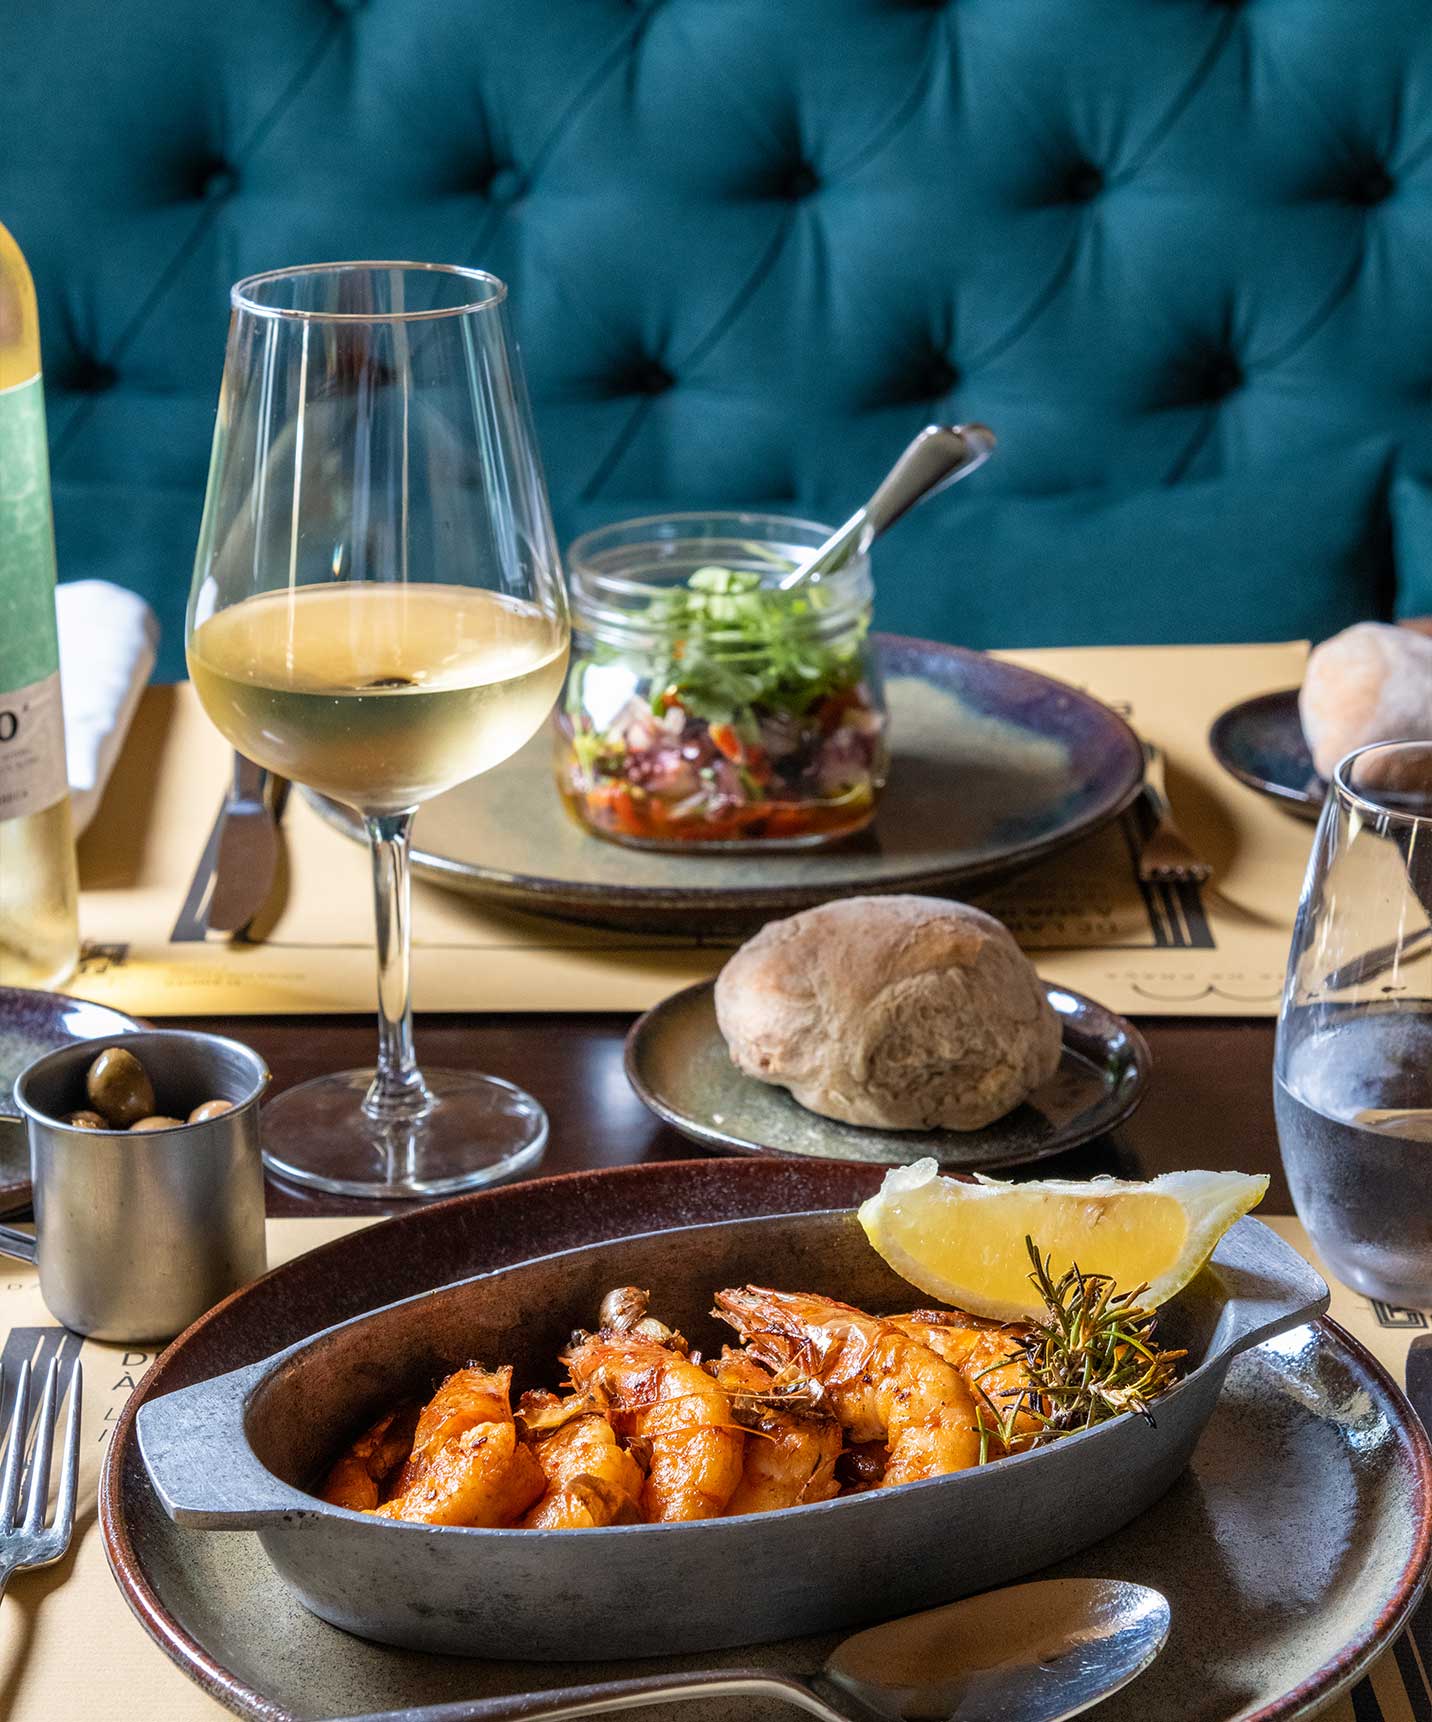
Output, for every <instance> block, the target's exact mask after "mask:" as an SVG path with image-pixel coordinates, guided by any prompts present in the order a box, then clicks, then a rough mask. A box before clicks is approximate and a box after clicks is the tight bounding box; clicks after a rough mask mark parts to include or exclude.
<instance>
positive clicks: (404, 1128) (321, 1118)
mask: <svg viewBox="0 0 1432 1722" xmlns="http://www.w3.org/2000/svg"><path fill="white" fill-rule="evenodd" d="M372 1080H373V1072H372V1071H371V1070H344V1071H340V1072H339V1073H338V1074H336V1075H334V1076H320V1077H315V1078H314V1080H313V1081H311V1082H301V1083H299V1084H298V1086H297V1087H296V1088H288V1089H285V1090H284V1092H283V1093H282V1094H280V1095H278V1096H277V1098H276V1099H274V1100H271V1101H270V1102H269V1103H268V1105H267V1106H265V1107H264V1109H263V1113H262V1118H261V1133H262V1137H263V1158H264V1164H265V1165H266V1166H267V1167H268V1169H269V1170H270V1171H271V1172H272V1173H274V1174H275V1176H277V1177H280V1178H283V1179H286V1180H287V1181H288V1182H289V1183H292V1184H303V1185H306V1186H308V1187H309V1188H310V1189H314V1190H329V1191H331V1192H333V1194H335V1195H339V1196H369V1197H372V1198H374V1199H375V1200H385V1199H388V1198H394V1197H405V1196H406V1197H416V1196H452V1195H456V1194H457V1193H458V1192H459V1191H461V1190H475V1189H477V1188H478V1187H479V1186H480V1185H483V1184H491V1183H494V1182H496V1180H497V1179H499V1178H510V1177H511V1176H512V1175H513V1174H514V1173H517V1172H524V1171H527V1170H529V1169H530V1168H531V1167H533V1166H535V1165H536V1164H537V1162H538V1161H539V1160H540V1159H541V1158H542V1154H543V1151H544V1150H545V1148H546V1146H547V1114H546V1112H545V1111H543V1109H542V1107H541V1105H540V1104H539V1102H537V1101H536V1100H534V1099H533V1098H532V1096H531V1095H530V1094H526V1093H524V1092H523V1090H522V1089H520V1088H517V1087H515V1086H514V1085H513V1084H512V1083H510V1082H504V1081H503V1080H502V1078H501V1077H499V1076H478V1075H476V1074H474V1073H472V1072H470V1071H465V1070H425V1071H424V1072H423V1080H424V1081H425V1083H426V1084H427V1087H428V1091H429V1092H430V1093H431V1095H432V1097H433V1105H432V1106H431V1107H430V1108H429V1110H428V1111H427V1112H426V1113H425V1114H424V1115H423V1116H422V1117H421V1118H420V1119H417V1120H416V1121H412V1122H404V1123H401V1124H384V1123H380V1122H379V1121H377V1120H376V1119H373V1118H370V1117H369V1116H368V1114H367V1113H366V1112H365V1111H364V1110H363V1096H364V1095H365V1094H366V1093H367V1092H368V1085H369V1083H371V1082H372Z"/></svg>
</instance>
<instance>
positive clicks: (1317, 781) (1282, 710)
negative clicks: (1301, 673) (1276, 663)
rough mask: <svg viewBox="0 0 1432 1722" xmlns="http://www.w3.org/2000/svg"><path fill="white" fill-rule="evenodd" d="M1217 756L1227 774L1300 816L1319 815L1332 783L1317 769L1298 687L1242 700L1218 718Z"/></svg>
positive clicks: (1212, 737) (1213, 738) (1212, 736)
mask: <svg viewBox="0 0 1432 1722" xmlns="http://www.w3.org/2000/svg"><path fill="white" fill-rule="evenodd" d="M1208 745H1209V747H1210V748H1212V750H1213V757H1214V758H1215V759H1216V760H1217V761H1218V763H1219V764H1220V765H1221V766H1222V767H1223V769H1224V770H1225V771H1226V772H1229V773H1231V774H1232V776H1234V777H1236V778H1237V779H1238V781H1239V782H1240V783H1246V784H1247V785H1248V787H1249V788H1250V789H1256V790H1257V791H1258V793H1259V794H1260V795H1266V796H1268V798H1269V799H1270V800H1272V801H1276V802H1277V803H1278V805H1279V806H1280V807H1283V808H1286V810H1287V811H1288V812H1289V813H1292V814H1294V815H1295V816H1296V817H1297V818H1299V819H1316V818H1317V817H1318V815H1319V814H1320V813H1321V812H1322V810H1323V799H1324V797H1325V796H1326V795H1327V792H1328V786H1327V784H1326V783H1324V782H1323V780H1322V778H1320V777H1319V776H1318V774H1317V772H1316V771H1315V770H1314V769H1313V756H1312V755H1311V754H1310V753H1309V752H1308V744H1307V742H1306V741H1304V740H1303V726H1302V723H1301V722H1300V721H1299V718H1298V690H1297V688H1285V689H1284V690H1283V691H1282V692H1281V693H1276V694H1259V695H1258V696H1257V697H1256V698H1255V699H1251V700H1240V701H1239V702H1238V704H1237V705H1236V706H1229V708H1228V710H1227V711H1226V712H1220V713H1219V715H1218V716H1217V717H1216V718H1215V719H1214V720H1213V727H1212V728H1211V729H1210V730H1209V732H1208Z"/></svg>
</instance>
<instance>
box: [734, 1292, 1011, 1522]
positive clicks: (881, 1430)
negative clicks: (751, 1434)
mask: <svg viewBox="0 0 1432 1722" xmlns="http://www.w3.org/2000/svg"><path fill="white" fill-rule="evenodd" d="M715 1314H716V1315H718V1316H719V1317H720V1318H721V1319H722V1320H723V1321H728V1322H730V1324H731V1325H732V1327H734V1328H735V1329H736V1330H737V1332H738V1333H740V1335H741V1337H742V1338H743V1339H744V1340H745V1341H746V1344H747V1345H748V1346H749V1347H750V1349H751V1350H752V1351H753V1352H755V1354H756V1356H757V1357H758V1358H760V1360H761V1362H762V1363H764V1364H766V1365H767V1366H768V1367H769V1368H771V1369H774V1370H776V1371H777V1372H778V1376H779V1378H780V1379H781V1380H782V1381H785V1380H788V1379H791V1378H793V1377H794V1378H805V1379H809V1380H812V1381H816V1382H819V1384H820V1385H821V1387H822V1388H823V1389H824V1392H825V1395H826V1397H827V1398H828V1400H829V1402H830V1406H831V1409H832V1410H833V1411H834V1412H835V1414H836V1416H837V1417H838V1418H839V1419H840V1422H841V1425H842V1427H843V1428H844V1429H845V1431H846V1433H847V1434H848V1435H849V1437H850V1439H851V1440H852V1441H856V1442H863V1441H879V1440H882V1439H883V1440H886V1441H888V1442H889V1444H890V1459H889V1463H888V1464H887V1465H886V1467H885V1476H884V1479H883V1481H882V1484H881V1487H883V1488H889V1487H893V1486H894V1485H895V1484H897V1483H913V1482H916V1481H918V1480H919V1479H920V1478H923V1477H939V1476H943V1475H945V1474H946V1473H947V1472H950V1471H963V1470H965V1469H966V1467H968V1466H970V1465H975V1464H978V1462H979V1455H980V1440H979V1431H978V1423H977V1418H976V1414H975V1405H974V1400H973V1398H972V1397H971V1395H970V1390H969V1388H968V1387H967V1386H966V1385H965V1380H964V1377H963V1376H962V1375H961V1374H960V1372H959V1370H958V1369H956V1368H955V1367H954V1366H953V1365H952V1364H949V1363H946V1362H945V1360H944V1358H942V1357H939V1356H937V1355H936V1354H935V1353H934V1352H933V1351H931V1350H930V1348H929V1347H928V1346H926V1345H922V1344H921V1343H920V1342H919V1341H918V1340H915V1339H912V1338H911V1337H910V1335H909V1334H907V1333H904V1332H902V1330H901V1329H900V1328H898V1327H896V1326H895V1325H894V1324H893V1323H891V1322H888V1321H882V1320H880V1319H879V1318H878V1317H877V1316H873V1315H866V1314H865V1313H864V1311H863V1310H858V1309H853V1308H852V1307H851V1306H850V1305H849V1304H845V1303H837V1302H836V1300H835V1299H834V1298H828V1297H820V1296H817V1295H816V1294H815V1293H814V1292H780V1291H771V1290H768V1289H767V1288H766V1287H764V1286H739V1287H733V1288H732V1289H730V1290H727V1291H722V1292H717V1294H716V1310H715Z"/></svg>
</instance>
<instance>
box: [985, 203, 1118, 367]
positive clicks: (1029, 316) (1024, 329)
mask: <svg viewBox="0 0 1432 1722" xmlns="http://www.w3.org/2000/svg"><path fill="white" fill-rule="evenodd" d="M1089 231H1091V229H1090V226H1089V224H1088V222H1087V221H1082V220H1081V221H1080V222H1078V223H1077V225H1076V226H1075V229H1074V233H1073V235H1072V237H1071V238H1070V240H1069V243H1068V244H1067V245H1066V246H1065V248H1064V255H1063V256H1062V257H1061V258H1060V259H1059V261H1058V263H1056V264H1055V266H1054V271H1053V273H1052V274H1051V275H1050V277H1049V279H1048V281H1046V282H1045V284H1044V286H1043V287H1042V288H1041V289H1040V290H1039V291H1038V292H1037V293H1036V294H1035V295H1034V297H1033V298H1032V299H1031V300H1030V301H1029V303H1028V305H1026V307H1025V308H1024V310H1023V311H1021V312H1019V314H1018V315H1017V316H1016V317H1015V318H1014V320H1013V321H1012V322H1011V323H1010V324H1009V325H1008V327H1007V328H1006V329H1005V330H1004V332H1003V333H1002V334H999V335H996V336H995V337H994V339H993V340H992V341H991V342H989V344H988V345H987V346H985V347H983V348H982V349H980V350H979V351H977V352H975V353H972V354H971V355H970V356H969V358H968V359H966V360H965V362H964V364H963V365H962V366H961V369H962V370H964V371H975V370H978V369H979V368H980V367H981V366H982V365H987V364H989V363H990V362H991V361H992V360H994V359H998V358H1001V357H1003V355H1004V354H1005V353H1007V352H1008V351H1009V349H1010V348H1011V347H1012V346H1014V345H1015V343H1016V342H1018V341H1022V340H1023V339H1024V337H1025V336H1026V335H1027V334H1028V333H1029V331H1030V330H1031V329H1032V328H1033V327H1034V325H1035V323H1037V322H1038V321H1039V319H1040V318H1041V317H1042V316H1043V315H1044V313H1045V312H1046V311H1047V310H1048V309H1049V307H1050V306H1051V305H1052V304H1053V303H1054V301H1055V299H1056V298H1057V297H1058V295H1059V294H1060V292H1061V291H1062V290H1063V288H1064V284H1065V283H1066V282H1067V281H1068V279H1069V277H1070V276H1071V275H1072V274H1073V272H1074V265H1075V263H1076V261H1077V260H1078V256H1079V249H1080V246H1081V245H1082V243H1083V240H1084V235H1085V234H1086V233H1088V232H1089Z"/></svg>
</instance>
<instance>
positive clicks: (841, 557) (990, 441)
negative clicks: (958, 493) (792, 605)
mask: <svg viewBox="0 0 1432 1722" xmlns="http://www.w3.org/2000/svg"><path fill="white" fill-rule="evenodd" d="M993 450H994V432H993V431H992V430H990V429H989V427H988V426H987V425H979V424H969V425H926V427H925V428H924V430H922V431H921V432H920V434H919V435H918V436H917V437H916V438H915V439H914V440H913V442H911V443H910V444H909V446H908V447H907V448H906V450H905V452H904V453H903V454H902V455H901V456H900V458H899V460H897V461H896V462H895V464H894V466H892V467H891V468H890V471H889V472H888V473H887V474H886V475H885V477H884V479H882V480H881V483H880V487H879V489H878V490H877V491H876V492H875V494H874V495H873V496H872V497H871V498H870V500H869V502H867V503H866V504H865V506H864V507H863V508H861V509H858V510H857V511H856V512H855V513H854V514H852V515H851V517H850V519H849V520H847V521H846V523H845V525H844V526H842V527H840V528H839V529H838V530H837V531H836V532H834V533H832V534H831V536H830V537H829V538H827V539H826V541H825V543H824V544H822V545H821V546H820V547H819V548H818V549H817V550H814V551H812V552H811V554H810V555H809V556H807V557H806V559H805V561H804V562H802V563H800V564H799V565H798V566H797V567H795V568H793V569H792V570H791V572H790V573H789V574H787V575H785V576H784V578H782V579H781V580H780V581H779V582H778V584H779V586H780V588H781V590H782V591H785V592H788V591H790V590H791V589H792V588H793V587H796V586H803V585H805V583H806V582H807V581H808V580H817V579H819V578H820V576H821V575H822V574H829V573H831V572H833V571H834V570H835V569H837V568H841V567H844V565H845V564H846V563H847V562H848V561H849V560H850V558H851V557H852V556H856V555H859V554H860V552H861V551H863V550H866V549H868V548H869V546H870V544H871V542H872V541H873V540H874V539H876V538H878V537H879V536H880V534H881V533H882V532H884V531H885V529H886V527H888V526H893V525H894V524H895V522H896V521H897V520H898V519H899V518H900V516H901V515H902V514H906V513H908V512H909V510H910V509H912V508H913V507H914V506H915V504H916V503H917V502H919V501H921V500H922V499H923V498H924V497H927V496H934V495H935V494H936V493H937V492H938V491H941V490H943V489H944V488H945V486H946V485H949V484H953V483H954V482H955V480H956V479H957V478H964V477H966V476H967V475H968V474H969V473H972V472H973V471H974V470H975V468H976V467H978V466H983V465H984V463H985V462H986V461H987V460H988V459H989V457H990V455H991V453H992V452H993Z"/></svg>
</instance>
